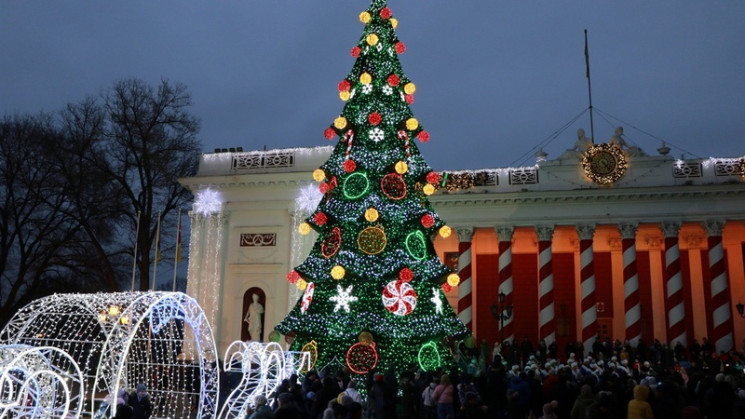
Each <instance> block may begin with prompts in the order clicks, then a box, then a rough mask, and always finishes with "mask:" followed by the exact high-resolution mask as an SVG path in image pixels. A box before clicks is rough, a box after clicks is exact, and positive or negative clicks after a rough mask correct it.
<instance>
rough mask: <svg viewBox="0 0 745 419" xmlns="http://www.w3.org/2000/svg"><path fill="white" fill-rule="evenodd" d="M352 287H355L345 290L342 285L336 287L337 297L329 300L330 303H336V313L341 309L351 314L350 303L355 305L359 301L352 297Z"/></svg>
mask: <svg viewBox="0 0 745 419" xmlns="http://www.w3.org/2000/svg"><path fill="white" fill-rule="evenodd" d="M352 287H354V285H350V286H348V287H347V289H346V290H345V289H343V288H342V287H341V285H337V286H336V295H335V296H333V297H331V298H329V301H331V302H334V303H336V306H335V307H334V313H336V312H337V311H339V309H340V308H342V309H344V311H346V312H347V313H349V303H353V302H355V301H357V300H358V299H359V298H357V297H355V296H354V295H352Z"/></svg>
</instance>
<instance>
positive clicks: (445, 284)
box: [442, 282, 453, 292]
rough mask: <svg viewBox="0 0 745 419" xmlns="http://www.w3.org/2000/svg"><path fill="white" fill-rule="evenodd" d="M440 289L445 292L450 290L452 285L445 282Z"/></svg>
mask: <svg viewBox="0 0 745 419" xmlns="http://www.w3.org/2000/svg"><path fill="white" fill-rule="evenodd" d="M442 290H443V291H445V292H450V291H452V290H453V287H451V286H450V284H448V283H447V282H446V283H444V284H442Z"/></svg>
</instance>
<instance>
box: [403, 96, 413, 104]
mask: <svg viewBox="0 0 745 419" xmlns="http://www.w3.org/2000/svg"><path fill="white" fill-rule="evenodd" d="M404 99H406V103H408V104H409V105H411V104H412V103H414V95H404Z"/></svg>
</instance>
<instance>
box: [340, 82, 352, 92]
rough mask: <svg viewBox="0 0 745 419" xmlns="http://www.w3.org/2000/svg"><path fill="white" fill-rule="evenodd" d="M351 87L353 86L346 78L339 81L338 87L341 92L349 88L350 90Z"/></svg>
mask: <svg viewBox="0 0 745 419" xmlns="http://www.w3.org/2000/svg"><path fill="white" fill-rule="evenodd" d="M350 87H352V86H351V85H350V84H349V82H348V81H346V80H342V81H340V82H339V86H338V88H339V91H340V92H346V91H347V90H349V88H350Z"/></svg>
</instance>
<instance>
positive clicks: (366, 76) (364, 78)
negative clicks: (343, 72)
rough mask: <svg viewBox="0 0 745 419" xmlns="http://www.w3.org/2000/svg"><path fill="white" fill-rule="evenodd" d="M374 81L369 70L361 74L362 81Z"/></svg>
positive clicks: (363, 82) (365, 82)
mask: <svg viewBox="0 0 745 419" xmlns="http://www.w3.org/2000/svg"><path fill="white" fill-rule="evenodd" d="M371 82H372V76H371V75H370V73H368V72H367V71H366V72H364V73H362V75H360V83H362V84H370V83H371Z"/></svg>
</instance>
